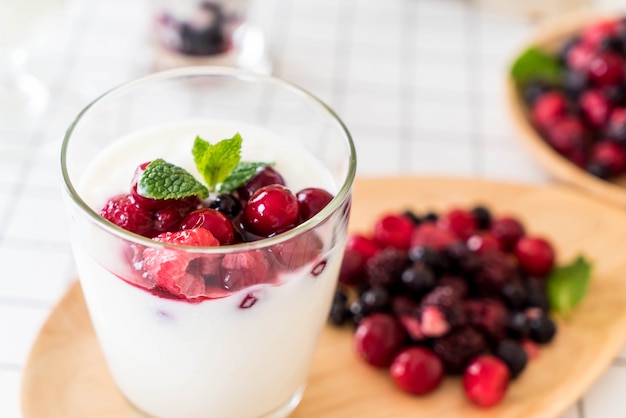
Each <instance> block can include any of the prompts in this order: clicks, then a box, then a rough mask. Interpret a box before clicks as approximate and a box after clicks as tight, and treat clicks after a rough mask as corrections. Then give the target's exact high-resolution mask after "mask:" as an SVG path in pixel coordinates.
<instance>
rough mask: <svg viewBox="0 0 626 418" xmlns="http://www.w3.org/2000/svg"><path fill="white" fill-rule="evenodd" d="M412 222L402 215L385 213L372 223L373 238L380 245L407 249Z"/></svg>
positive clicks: (411, 231)
mask: <svg viewBox="0 0 626 418" xmlns="http://www.w3.org/2000/svg"><path fill="white" fill-rule="evenodd" d="M412 233H413V222H412V221H411V220H410V219H409V218H407V217H406V216H402V215H385V216H383V217H382V218H380V219H379V220H378V221H377V222H376V223H375V224H374V239H375V240H376V241H377V242H378V243H379V244H381V245H382V246H391V247H394V248H400V249H408V248H409V244H410V242H411V234H412Z"/></svg>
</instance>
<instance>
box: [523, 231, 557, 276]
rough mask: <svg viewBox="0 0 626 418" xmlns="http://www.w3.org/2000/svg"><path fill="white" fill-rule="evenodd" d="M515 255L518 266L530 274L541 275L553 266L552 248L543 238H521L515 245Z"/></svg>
mask: <svg viewBox="0 0 626 418" xmlns="http://www.w3.org/2000/svg"><path fill="white" fill-rule="evenodd" d="M515 256H516V257H517V261H518V263H519V265H520V267H522V269H523V270H524V271H526V272H527V273H528V274H530V275H532V276H539V277H543V276H545V275H546V274H548V273H549V272H550V270H552V267H553V266H554V258H555V255H554V249H553V248H552V245H551V244H550V243H549V242H548V241H546V240H545V239H543V238H536V237H523V238H521V239H520V240H519V241H518V242H517V245H516V246H515Z"/></svg>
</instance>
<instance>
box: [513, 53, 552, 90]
mask: <svg viewBox="0 0 626 418" xmlns="http://www.w3.org/2000/svg"><path fill="white" fill-rule="evenodd" d="M562 73H563V66H562V65H561V63H560V62H559V60H558V59H557V58H556V56H554V55H551V54H548V53H546V52H544V51H542V50H541V49H539V48H537V47H530V48H528V49H527V50H525V51H524V52H522V54H521V55H520V56H518V57H517V59H516V60H515V62H513V65H512V66H511V78H512V79H513V80H514V81H515V82H516V83H517V84H518V85H524V84H526V83H528V82H529V81H531V80H540V81H545V82H547V83H549V84H554V85H556V84H559V83H560V81H561V74H562Z"/></svg>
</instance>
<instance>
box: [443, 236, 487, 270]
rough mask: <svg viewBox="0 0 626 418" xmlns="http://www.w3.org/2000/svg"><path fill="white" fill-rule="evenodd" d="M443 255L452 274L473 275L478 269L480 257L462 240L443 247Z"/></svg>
mask: <svg viewBox="0 0 626 418" xmlns="http://www.w3.org/2000/svg"><path fill="white" fill-rule="evenodd" d="M444 255H445V257H446V258H447V259H448V260H449V261H450V268H449V270H450V271H451V273H453V274H460V275H463V276H473V275H474V274H475V273H476V272H477V271H478V270H479V269H480V266H481V265H480V258H479V257H478V255H477V254H476V253H475V252H473V251H471V250H470V249H469V248H467V245H466V244H465V243H464V242H460V241H459V242H455V243H452V244H450V245H449V246H447V247H446V248H445V250H444Z"/></svg>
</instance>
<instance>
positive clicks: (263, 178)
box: [237, 166, 285, 202]
mask: <svg viewBox="0 0 626 418" xmlns="http://www.w3.org/2000/svg"><path fill="white" fill-rule="evenodd" d="M272 184H280V185H281V186H284V185H285V179H283V176H281V175H280V173H279V172H278V171H276V170H274V169H273V168H272V167H270V166H265V167H263V169H261V170H260V171H259V172H258V173H257V174H256V175H255V176H254V177H252V178H251V179H250V180H248V181H247V182H246V183H244V184H243V185H242V186H240V187H239V188H238V189H237V194H238V196H239V198H240V199H241V200H242V201H244V202H246V201H247V200H248V199H250V197H251V196H252V195H253V194H254V193H255V192H256V191H257V190H259V189H260V188H261V187H264V186H269V185H272Z"/></svg>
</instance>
